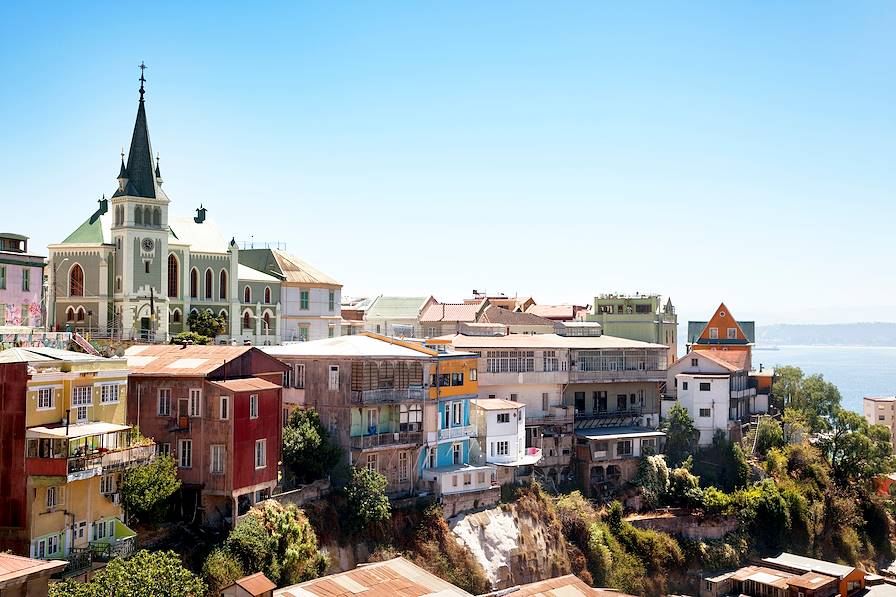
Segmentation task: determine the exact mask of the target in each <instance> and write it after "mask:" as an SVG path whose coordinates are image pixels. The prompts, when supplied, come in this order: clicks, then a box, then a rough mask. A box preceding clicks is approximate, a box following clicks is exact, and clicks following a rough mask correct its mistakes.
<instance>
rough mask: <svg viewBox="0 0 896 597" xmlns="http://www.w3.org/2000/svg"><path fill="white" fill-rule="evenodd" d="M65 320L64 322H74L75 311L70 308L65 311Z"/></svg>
mask: <svg viewBox="0 0 896 597" xmlns="http://www.w3.org/2000/svg"><path fill="white" fill-rule="evenodd" d="M65 320H66V321H74V320H75V310H74V309H73V308H71V307H69V308H68V309H66V310H65Z"/></svg>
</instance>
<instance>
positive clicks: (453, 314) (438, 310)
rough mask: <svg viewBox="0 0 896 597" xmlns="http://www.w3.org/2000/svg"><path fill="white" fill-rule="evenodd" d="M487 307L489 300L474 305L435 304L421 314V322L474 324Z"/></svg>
mask: <svg viewBox="0 0 896 597" xmlns="http://www.w3.org/2000/svg"><path fill="white" fill-rule="evenodd" d="M487 305H488V299H483V300H482V301H481V302H479V303H473V304H466V303H433V304H431V305H430V306H429V307H427V308H426V309H424V310H423V312H422V313H420V322H421V323H425V322H440V321H464V322H468V323H474V322H475V321H476V320H477V319H478V318H479V315H480V313H482V310H483V308H485V307H486V306H487Z"/></svg>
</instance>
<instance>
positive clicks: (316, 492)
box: [271, 479, 330, 508]
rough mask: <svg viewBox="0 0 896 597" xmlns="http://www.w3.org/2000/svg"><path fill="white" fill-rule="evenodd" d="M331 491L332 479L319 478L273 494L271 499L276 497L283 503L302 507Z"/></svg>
mask: <svg viewBox="0 0 896 597" xmlns="http://www.w3.org/2000/svg"><path fill="white" fill-rule="evenodd" d="M329 493H330V480H329V479H318V480H317V481H314V482H313V483H310V484H308V485H302V486H301V487H299V488H297V489H292V490H290V491H285V492H283V493H277V494H274V495H272V496H271V499H275V500H277V501H278V502H281V503H283V504H295V505H296V506H298V507H300V508H301V507H302V506H304V505H305V504H307V503H308V502H311V501H314V500H317V499H320V498H322V497H323V496H325V495H328V494H329Z"/></svg>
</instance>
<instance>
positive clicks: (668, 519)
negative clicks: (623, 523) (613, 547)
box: [629, 514, 737, 539]
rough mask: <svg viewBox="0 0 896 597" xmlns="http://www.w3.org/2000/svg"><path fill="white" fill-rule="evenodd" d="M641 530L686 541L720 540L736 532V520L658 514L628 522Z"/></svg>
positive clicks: (730, 517)
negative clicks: (679, 537) (685, 539)
mask: <svg viewBox="0 0 896 597" xmlns="http://www.w3.org/2000/svg"><path fill="white" fill-rule="evenodd" d="M629 522H631V523H632V524H633V525H634V526H636V527H638V528H642V529H653V530H655V531H662V532H664V533H669V534H671V535H679V536H681V537H686V538H688V539H721V538H722V537H724V536H725V535H727V534H728V533H731V532H733V531H735V530H737V519H736V518H735V517H733V516H726V517H721V518H714V519H702V520H701V519H698V518H697V517H696V516H693V515H691V514H672V515H670V514H659V515H656V516H648V517H637V518H632V519H631V520H629Z"/></svg>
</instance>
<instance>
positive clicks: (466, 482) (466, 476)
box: [464, 473, 473, 487]
mask: <svg viewBox="0 0 896 597" xmlns="http://www.w3.org/2000/svg"><path fill="white" fill-rule="evenodd" d="M472 484H473V475H471V474H470V473H464V487H467V486H469V485H472Z"/></svg>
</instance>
